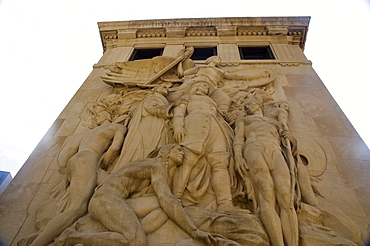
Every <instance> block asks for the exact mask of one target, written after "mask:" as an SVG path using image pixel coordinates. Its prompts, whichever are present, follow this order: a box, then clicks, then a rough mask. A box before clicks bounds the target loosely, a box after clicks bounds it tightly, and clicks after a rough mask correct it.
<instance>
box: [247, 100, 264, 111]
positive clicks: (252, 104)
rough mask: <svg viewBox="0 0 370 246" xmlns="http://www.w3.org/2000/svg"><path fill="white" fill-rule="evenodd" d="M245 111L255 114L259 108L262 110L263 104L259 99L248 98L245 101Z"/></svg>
mask: <svg viewBox="0 0 370 246" xmlns="http://www.w3.org/2000/svg"><path fill="white" fill-rule="evenodd" d="M244 107H245V111H246V112H247V114H249V115H253V114H254V113H256V112H257V111H258V110H262V105H261V104H260V103H259V102H258V101H257V100H247V101H245V103H244Z"/></svg>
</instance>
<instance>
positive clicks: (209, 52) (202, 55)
mask: <svg viewBox="0 0 370 246" xmlns="http://www.w3.org/2000/svg"><path fill="white" fill-rule="evenodd" d="M216 55H217V48H216V47H201V48H199V47H198V48H196V47H194V53H193V55H192V56H191V57H190V59H192V60H207V58H208V57H211V56H216Z"/></svg>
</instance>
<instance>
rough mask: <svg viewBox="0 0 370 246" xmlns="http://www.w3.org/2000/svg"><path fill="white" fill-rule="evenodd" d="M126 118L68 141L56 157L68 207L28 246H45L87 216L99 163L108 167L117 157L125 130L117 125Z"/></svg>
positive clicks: (123, 117) (124, 117)
mask: <svg viewBox="0 0 370 246" xmlns="http://www.w3.org/2000/svg"><path fill="white" fill-rule="evenodd" d="M127 117H128V116H122V117H119V118H118V119H117V120H116V122H117V123H109V124H106V125H102V126H98V127H96V128H94V129H92V130H89V131H88V132H86V133H83V134H81V135H76V136H74V137H72V138H71V139H70V140H69V141H68V142H67V143H66V144H65V145H64V146H63V147H62V150H61V152H60V153H59V156H58V163H59V165H60V166H61V170H63V169H65V170H64V172H65V177H64V182H65V189H67V192H68V196H69V206H68V207H67V208H66V209H65V210H64V211H63V212H62V213H60V214H58V215H57V216H56V217H54V218H53V219H52V220H51V221H50V222H49V223H48V224H47V225H46V227H45V229H44V230H43V231H41V233H40V234H39V235H38V236H37V237H36V239H35V240H34V241H33V242H32V244H31V245H32V246H45V245H47V244H49V243H50V242H52V241H53V240H54V239H55V238H56V237H57V236H58V235H59V234H60V233H61V232H63V231H64V229H66V228H67V227H69V226H70V225H72V223H73V222H75V221H76V220H77V219H78V218H80V217H81V216H83V215H84V214H85V213H86V212H87V205H88V202H89V200H90V198H91V196H92V194H93V192H94V189H95V187H96V180H97V169H98V165H99V160H100V158H101V157H102V155H103V154H104V153H105V155H104V157H103V159H102V164H101V165H102V166H107V165H109V164H110V163H111V162H112V161H113V160H114V159H115V158H116V157H117V156H118V154H119V151H120V149H121V146H122V143H123V140H124V136H125V134H126V131H127V128H126V126H124V125H122V124H121V123H123V122H126V121H125V120H126V119H127Z"/></svg>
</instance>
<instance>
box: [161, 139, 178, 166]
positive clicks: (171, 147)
mask: <svg viewBox="0 0 370 246" xmlns="http://www.w3.org/2000/svg"><path fill="white" fill-rule="evenodd" d="M157 157H161V158H163V159H170V160H171V161H170V162H169V163H170V164H174V165H176V166H180V165H181V164H182V161H183V159H184V150H183V148H182V147H181V146H180V145H179V144H167V145H165V146H163V147H161V149H160V150H159V153H158V156H157ZM167 168H171V167H167Z"/></svg>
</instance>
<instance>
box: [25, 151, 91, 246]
mask: <svg viewBox="0 0 370 246" xmlns="http://www.w3.org/2000/svg"><path fill="white" fill-rule="evenodd" d="M97 158H98V157H97V156H96V155H95V154H91V153H89V152H84V153H79V154H76V155H75V156H74V157H72V158H71V159H70V161H69V162H68V164H67V169H66V171H67V175H68V177H69V180H70V185H69V196H70V206H69V207H68V208H67V209H66V210H64V211H63V212H62V213H60V214H58V215H57V216H55V217H54V218H53V219H52V220H51V221H50V222H49V223H48V224H47V226H46V227H45V229H44V230H43V231H42V232H41V233H40V235H39V236H38V237H37V238H36V239H35V240H34V241H33V242H32V244H31V246H44V245H47V244H48V243H50V242H52V241H53V240H54V239H55V238H56V237H57V236H59V234H60V233H61V232H63V231H64V230H65V229H66V228H67V227H69V226H70V225H72V224H73V222H75V221H76V220H77V219H78V218H80V217H82V216H83V215H84V214H85V213H86V212H87V205H88V202H89V200H90V198H91V196H92V194H93V192H94V189H95V186H96V166H97V161H98V160H97Z"/></svg>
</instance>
